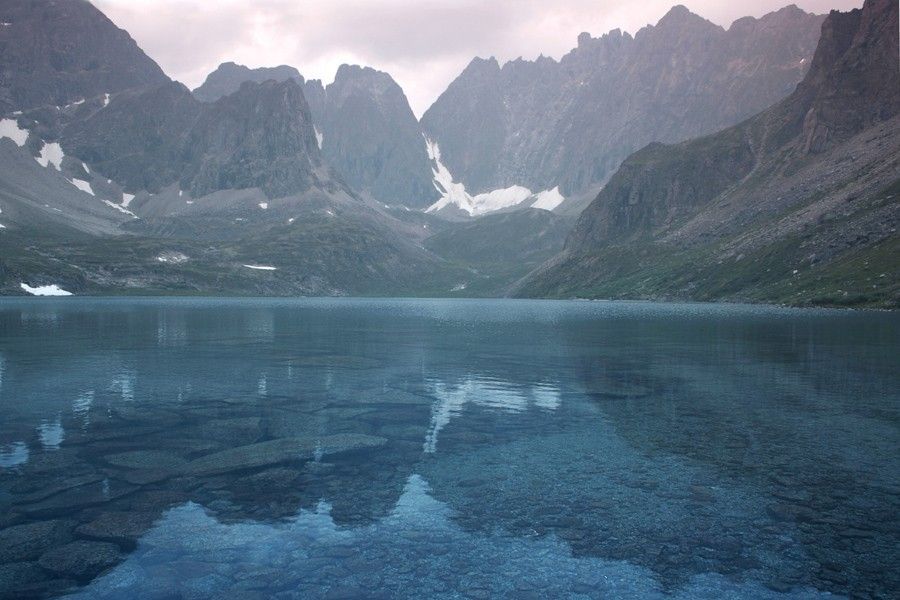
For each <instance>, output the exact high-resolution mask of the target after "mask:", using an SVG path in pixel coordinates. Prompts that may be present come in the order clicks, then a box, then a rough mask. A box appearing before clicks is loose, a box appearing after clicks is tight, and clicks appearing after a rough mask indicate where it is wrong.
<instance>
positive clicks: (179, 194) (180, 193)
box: [178, 190, 184, 198]
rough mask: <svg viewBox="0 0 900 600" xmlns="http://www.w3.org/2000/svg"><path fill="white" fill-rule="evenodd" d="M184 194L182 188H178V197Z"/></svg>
mask: <svg viewBox="0 0 900 600" xmlns="http://www.w3.org/2000/svg"><path fill="white" fill-rule="evenodd" d="M183 196H184V190H178V197H179V198H181V197H183Z"/></svg>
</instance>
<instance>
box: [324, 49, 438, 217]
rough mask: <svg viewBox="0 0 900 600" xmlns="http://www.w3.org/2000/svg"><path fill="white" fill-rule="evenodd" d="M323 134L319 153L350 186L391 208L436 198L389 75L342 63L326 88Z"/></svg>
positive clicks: (412, 125) (417, 137) (418, 138)
mask: <svg viewBox="0 0 900 600" xmlns="http://www.w3.org/2000/svg"><path fill="white" fill-rule="evenodd" d="M321 131H322V135H323V138H324V139H323V141H322V155H323V156H324V157H325V160H326V161H327V162H328V164H329V165H331V166H332V167H333V168H335V169H336V170H337V171H338V172H339V173H340V174H341V176H342V177H343V178H344V180H345V181H346V182H347V183H348V184H349V185H350V186H351V187H352V188H354V189H356V190H358V191H360V192H362V193H364V194H368V195H370V196H371V197H372V198H375V199H376V200H378V201H379V202H383V203H386V204H392V205H393V204H401V205H404V206H409V207H416V208H423V207H426V206H428V205H430V204H432V203H433V202H434V201H436V200H437V199H438V193H437V191H436V190H435V188H434V185H433V183H432V167H431V162H430V160H429V158H428V153H427V152H426V148H425V140H424V138H423V136H422V131H421V129H420V128H419V124H418V121H417V120H416V117H415V115H414V114H413V112H412V109H411V108H410V107H409V102H408V101H407V99H406V96H405V95H404V93H403V90H402V89H401V88H400V86H399V85H397V83H396V82H395V81H394V80H393V79H392V78H391V77H390V75H388V74H387V73H382V72H380V71H376V70H374V69H371V68H368V67H359V66H350V65H342V66H341V67H340V68H339V69H338V71H337V75H336V76H335V79H334V82H333V83H331V84H329V85H328V87H327V88H326V90H325V110H324V115H323V118H322V120H321Z"/></svg>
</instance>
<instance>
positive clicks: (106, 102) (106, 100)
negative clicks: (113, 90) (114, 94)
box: [103, 94, 109, 108]
mask: <svg viewBox="0 0 900 600" xmlns="http://www.w3.org/2000/svg"><path fill="white" fill-rule="evenodd" d="M107 106H109V94H103V108H106V107H107Z"/></svg>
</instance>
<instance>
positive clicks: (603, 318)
mask: <svg viewBox="0 0 900 600" xmlns="http://www.w3.org/2000/svg"><path fill="white" fill-rule="evenodd" d="M0 331H2V332H3V333H2V337H0V407H2V409H3V410H4V419H3V420H2V421H0V591H2V592H3V593H2V594H0V597H2V596H3V595H4V594H5V595H7V596H12V597H15V596H16V594H19V595H22V593H24V592H26V591H27V593H29V594H32V595H45V596H53V595H59V594H63V593H77V594H81V595H82V596H84V597H100V598H102V597H123V596H129V597H135V598H142V597H170V596H173V595H179V594H180V595H182V596H192V597H223V596H226V595H227V594H226V591H227V592H228V593H232V592H233V593H237V592H238V591H240V592H242V593H245V595H247V594H249V595H250V596H252V595H253V594H257V595H259V596H262V597H285V598H291V597H302V598H316V597H379V596H381V597H383V596H391V597H410V598H419V597H455V596H457V595H465V596H469V597H516V598H520V597H528V596H529V595H534V596H541V597H560V596H562V597H565V596H573V597H609V596H632V597H657V596H663V597H677V598H719V597H723V596H730V597H740V598H758V597H772V598H775V597H779V598H780V597H818V596H819V595H824V594H828V593H833V594H847V595H849V594H855V595H859V596H878V595H882V596H889V595H891V593H892V592H893V591H895V590H897V589H898V579H897V574H896V572H895V569H893V566H894V565H896V563H897V562H898V560H897V559H898V558H900V556H898V548H900V544H898V542H900V536H898V524H897V521H896V515H897V514H900V500H898V498H900V457H898V454H897V448H898V447H900V433H898V431H900V427H898V424H900V417H898V409H900V398H898V394H900V392H898V390H900V381H898V378H900V375H898V373H900V369H898V366H900V365H898V360H900V359H898V357H900V335H898V333H900V323H898V319H897V317H896V316H895V315H893V314H888V313H851V312H832V311H797V310H782V309H774V308H760V307H738V306H696V305H653V304H628V303H621V304H620V303H566V302H513V301H484V302H481V301H437V300H433V301H431V300H429V301H412V300H409V301H404V300H195V299H184V300H165V299H160V300H87V299H70V300H69V301H65V302H62V301H56V300H52V301H48V302H37V301H34V300H30V301H20V300H5V301H3V302H0ZM22 540H28V542H27V543H24V542H23V541H22ZM148 582H152V585H149V584H148Z"/></svg>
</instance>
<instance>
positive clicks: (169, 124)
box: [62, 80, 333, 198]
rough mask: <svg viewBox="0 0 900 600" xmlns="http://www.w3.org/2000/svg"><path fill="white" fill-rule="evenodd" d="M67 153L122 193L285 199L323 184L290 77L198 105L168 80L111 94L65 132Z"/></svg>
mask: <svg viewBox="0 0 900 600" xmlns="http://www.w3.org/2000/svg"><path fill="white" fill-rule="evenodd" d="M62 137H63V147H64V148H65V149H66V151H67V152H69V153H71V154H73V155H75V156H77V157H79V158H81V159H82V160H84V161H85V162H88V163H90V164H92V165H94V168H95V169H96V171H97V172H98V173H100V174H101V175H104V176H106V177H109V178H112V179H114V180H115V181H117V182H119V183H120V184H122V185H123V186H124V187H125V188H126V189H129V190H136V191H137V190H145V189H146V190H149V191H151V192H158V191H159V190H160V189H161V188H163V187H166V186H169V185H173V184H175V183H178V184H179V185H180V186H181V188H180V189H183V190H186V191H190V192H191V195H192V196H204V195H207V194H211V193H213V192H216V191H220V190H234V189H247V188H259V189H261V190H263V191H264V192H265V193H266V195H267V196H269V197H270V198H273V197H283V196H288V195H290V194H294V193H300V192H304V191H306V190H308V189H309V188H311V187H319V186H324V185H333V184H327V183H326V179H327V177H326V175H325V172H324V171H321V172H319V173H317V172H316V171H317V169H321V167H322V162H321V158H320V156H319V150H318V147H317V145H316V138H315V131H314V129H313V125H312V118H311V116H310V112H309V107H308V106H307V104H306V101H305V99H304V98H303V92H302V91H301V89H300V86H299V85H298V84H297V82H295V81H293V80H287V81H285V82H282V83H277V82H275V81H267V82H265V83H261V84H256V83H245V84H244V85H242V86H241V88H240V89H239V90H238V91H237V92H235V93H234V94H232V95H230V96H225V97H223V98H221V99H219V100H217V101H216V102H213V103H208V104H204V103H201V102H200V101H198V100H196V99H195V98H194V97H193V96H192V95H191V93H190V92H189V91H188V89H187V88H185V87H184V86H183V85H181V84H179V83H169V84H165V85H163V86H160V87H155V88H149V89H148V88H145V89H141V90H138V91H135V92H131V93H128V94H124V95H123V96H122V97H117V98H115V99H114V100H113V101H112V102H111V103H110V105H109V107H108V108H104V109H102V110H99V111H97V112H96V113H95V114H93V115H92V116H91V117H89V118H87V119H84V120H80V121H76V122H74V123H72V124H71V125H70V126H68V127H67V128H66V129H65V130H64V131H63V136H62Z"/></svg>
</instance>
